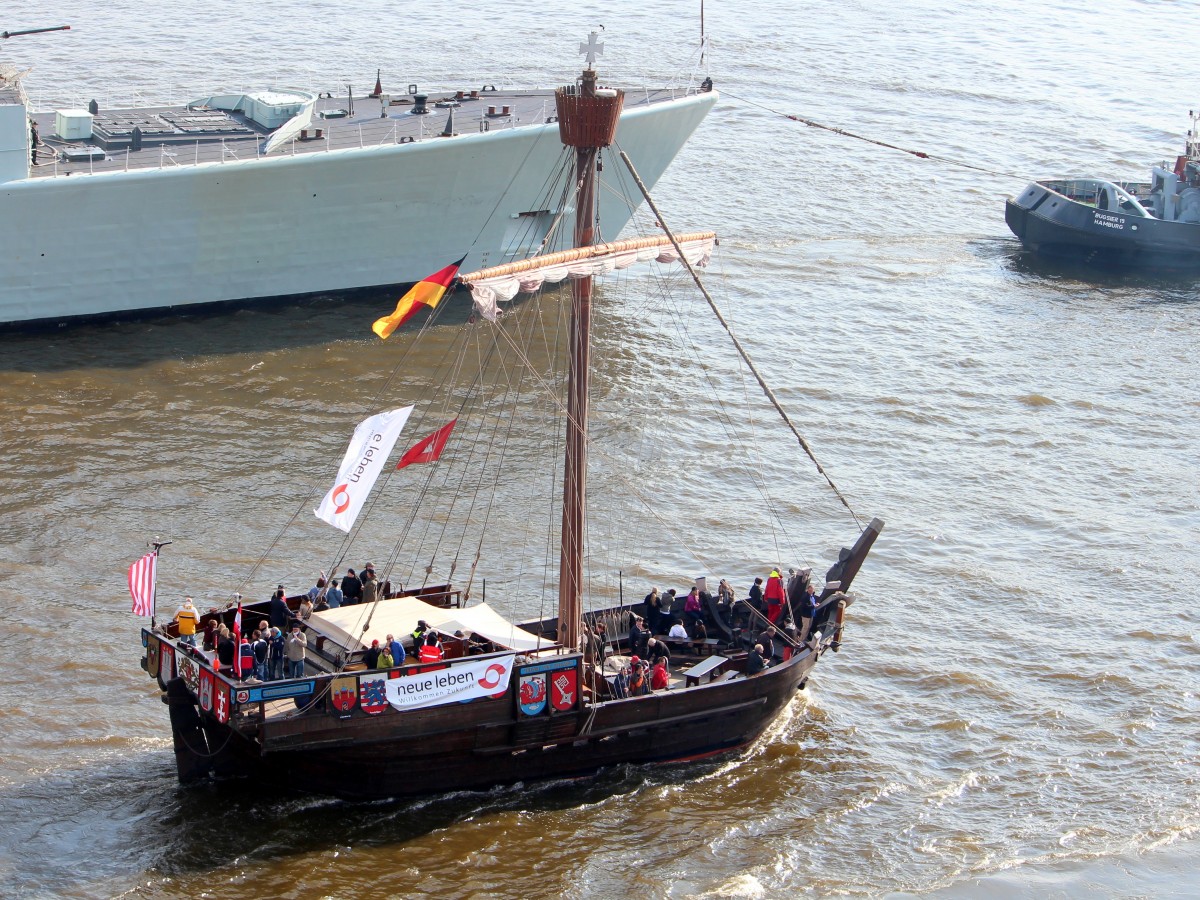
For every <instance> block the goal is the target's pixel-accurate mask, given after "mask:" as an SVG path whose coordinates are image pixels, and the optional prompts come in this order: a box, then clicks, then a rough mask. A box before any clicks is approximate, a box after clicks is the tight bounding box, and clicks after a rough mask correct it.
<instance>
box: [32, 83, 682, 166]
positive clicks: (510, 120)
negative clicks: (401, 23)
mask: <svg viewBox="0 0 1200 900" xmlns="http://www.w3.org/2000/svg"><path fill="white" fill-rule="evenodd" d="M489 88H490V86H488V87H487V88H484V89H483V90H464V91H454V90H450V91H445V92H432V91H431V92H430V93H429V94H428V95H427V100H426V102H425V107H426V112H425V113H424V114H415V113H414V108H415V107H416V103H415V102H414V95H411V94H409V95H400V96H396V95H393V96H392V97H391V98H390V102H389V103H388V104H387V105H386V106H385V105H384V103H383V102H382V101H381V100H380V99H379V98H375V97H369V96H366V97H353V98H352V97H349V96H347V95H344V94H343V95H341V96H331V95H329V94H321V95H320V96H319V98H318V100H317V101H316V105H315V107H314V110H313V116H312V123H311V124H310V126H309V127H308V128H307V129H306V130H304V131H302V132H301V133H300V135H299V136H298V137H296V138H295V139H293V140H292V141H290V142H289V143H288V144H286V145H284V146H282V147H279V148H277V149H275V150H274V151H272V152H271V153H270V154H269V156H266V157H262V156H261V148H262V147H263V145H264V144H265V143H266V140H267V139H268V138H269V137H270V135H271V134H272V130H271V129H268V128H264V127H263V126H261V125H259V124H258V123H256V122H254V121H252V120H251V119H249V118H248V117H246V116H245V115H243V114H242V113H239V112H227V111H225V110H219V109H209V108H205V107H197V108H194V109H188V108H187V107H185V106H160V107H143V108H138V109H111V110H110V109H103V108H101V109H97V111H96V112H95V113H94V114H93V120H92V127H93V136H92V137H91V138H90V139H86V140H66V139H64V138H61V137H59V136H58V135H56V134H55V127H56V124H55V123H56V117H55V113H54V112H53V111H48V112H39V113H34V114H33V115H32V116H31V118H32V119H33V120H34V121H35V122H36V123H37V125H38V130H39V133H40V135H41V139H42V146H41V147H39V148H38V163H39V164H38V165H37V166H34V167H33V168H31V170H30V177H31V178H49V177H55V176H64V175H73V174H91V173H101V172H121V171H133V170H138V169H142V170H144V169H157V168H171V167H177V166H191V165H198V164H201V163H214V162H231V161H234V160H250V159H256V158H260V157H261V158H264V159H267V158H275V157H279V156H288V155H293V156H299V155H301V154H306V153H322V152H326V151H330V150H344V149H350V148H359V147H372V146H379V145H386V144H404V143H410V142H413V141H423V140H430V139H438V138H440V137H446V136H449V134H448V131H447V129H448V126H449V124H450V123H449V120H450V117H451V114H453V133H454V134H471V133H478V132H483V131H496V130H498V129H505V128H517V127H521V126H528V125H534V124H541V123H545V122H547V121H553V118H552V117H553V116H554V114H555V107H554V92H553V91H552V90H527V91H517V90H491V89H489ZM684 93H685V92H684V91H681V90H657V91H649V90H637V91H631V92H627V93H626V95H625V107H626V109H630V108H634V107H637V106H644V105H648V104H652V103H655V102H660V101H664V100H669V99H672V98H677V97H679V96H682V95H683V94H684ZM385 99H387V97H386V95H385ZM135 127H137V128H138V129H139V131H140V133H141V147H140V149H136V150H135V149H133V145H134V143H135V140H134V133H133V130H134V128H135Z"/></svg>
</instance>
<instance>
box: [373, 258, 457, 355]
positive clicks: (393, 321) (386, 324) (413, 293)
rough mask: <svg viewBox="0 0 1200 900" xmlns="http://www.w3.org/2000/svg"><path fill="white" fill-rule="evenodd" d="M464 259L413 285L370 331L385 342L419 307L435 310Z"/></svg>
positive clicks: (377, 320)
mask: <svg viewBox="0 0 1200 900" xmlns="http://www.w3.org/2000/svg"><path fill="white" fill-rule="evenodd" d="M465 259H466V256H463V258H462V259H460V260H459V261H458V262H456V263H451V264H450V265H448V266H446V268H444V269H442V270H441V271H440V272H435V273H434V274H432V275H430V276H429V277H428V278H425V279H423V280H422V281H418V282H417V283H416V284H414V285H413V286H412V288H411V289H410V290H409V292H408V293H407V294H405V295H404V296H403V297H401V298H400V300H399V301H398V302H397V303H396V311H395V312H394V313H392V314H391V315H390V316H384V317H383V318H382V319H376V320H375V324H374V325H372V326H371V330H372V331H374V332H375V333H376V334H377V335H379V336H380V337H381V338H382V339H384V340H387V339H388V338H389V337H391V334H392V332H393V331H395V330H396V329H397V328H399V327H400V326H401V325H403V324H404V323H405V322H407V321H408V320H409V319H411V318H412V317H413V315H414V314H415V313H416V312H417V309H418V308H419V307H421V306H428V307H429V308H430V309H437V305H438V303H439V302H441V299H442V297H443V296H445V294H446V291H447V290H449V288H450V285H452V284H453V283H454V276H456V275H457V274H458V267H459V266H461V265H462V264H463V260H465Z"/></svg>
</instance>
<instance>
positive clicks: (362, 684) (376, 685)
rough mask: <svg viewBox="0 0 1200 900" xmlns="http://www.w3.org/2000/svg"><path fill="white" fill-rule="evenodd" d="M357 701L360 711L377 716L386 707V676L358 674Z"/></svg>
mask: <svg viewBox="0 0 1200 900" xmlns="http://www.w3.org/2000/svg"><path fill="white" fill-rule="evenodd" d="M358 703H359V705H360V706H361V707H362V711H363V712H365V713H369V714H370V715H372V716H377V715H379V714H380V713H381V712H383V711H384V710H385V709H387V708H388V701H387V676H386V675H382V674H381V675H360V676H359V677H358Z"/></svg>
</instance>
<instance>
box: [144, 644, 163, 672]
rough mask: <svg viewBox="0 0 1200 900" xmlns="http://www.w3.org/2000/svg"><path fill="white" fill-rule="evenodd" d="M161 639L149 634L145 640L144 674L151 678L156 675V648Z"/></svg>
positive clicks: (159, 645)
mask: <svg viewBox="0 0 1200 900" xmlns="http://www.w3.org/2000/svg"><path fill="white" fill-rule="evenodd" d="M161 646H162V641H160V640H159V639H158V638H156V637H154V635H151V636H150V637H149V639H148V640H147V641H146V674H148V675H149V676H150V677H151V678H157V677H158V648H159V647H161Z"/></svg>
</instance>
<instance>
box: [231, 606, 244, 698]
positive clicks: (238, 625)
mask: <svg viewBox="0 0 1200 900" xmlns="http://www.w3.org/2000/svg"><path fill="white" fill-rule="evenodd" d="M239 596H240V595H239ZM233 674H234V675H236V676H237V679H238V681H241V680H242V604H241V603H240V602H239V603H238V611H237V615H235V616H234V617H233Z"/></svg>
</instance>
